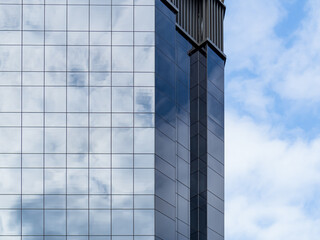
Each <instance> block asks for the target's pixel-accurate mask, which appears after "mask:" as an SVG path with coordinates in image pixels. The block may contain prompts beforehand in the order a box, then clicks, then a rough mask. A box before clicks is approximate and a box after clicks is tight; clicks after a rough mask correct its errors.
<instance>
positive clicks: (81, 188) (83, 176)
mask: <svg viewBox="0 0 320 240" xmlns="http://www.w3.org/2000/svg"><path fill="white" fill-rule="evenodd" d="M67 178H68V179H67V192H68V194H85V193H88V170H86V169H68V170H67Z"/></svg>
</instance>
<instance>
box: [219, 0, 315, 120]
mask: <svg viewBox="0 0 320 240" xmlns="http://www.w3.org/2000/svg"><path fill="white" fill-rule="evenodd" d="M294 4H295V5H297V7H299V8H300V9H302V10H300V11H301V13H300V15H301V16H303V17H302V19H300V18H298V17H297V20H296V21H297V22H296V23H287V25H288V27H292V26H291V25H294V26H296V27H295V29H294V31H292V32H291V33H290V35H288V36H283V35H282V34H281V36H280V35H279V33H278V32H277V29H278V28H279V26H281V24H282V23H283V22H284V21H285V20H286V19H287V18H288V16H289V15H290V12H288V10H287V9H289V6H291V5H294ZM319 7H320V2H319V1H316V0H309V1H306V2H304V3H301V2H299V1H295V0H292V1H289V0H287V1H282V2H279V1H274V0H272V1H253V0H248V1H235V0H229V1H228V2H227V8H228V11H227V16H226V23H225V24H226V27H225V29H226V53H227V55H228V64H227V84H226V92H227V94H228V93H230V94H229V96H230V99H229V101H230V102H231V100H232V101H233V102H232V103H233V104H235V105H237V106H238V107H239V105H240V107H241V109H245V110H246V111H247V112H250V114H251V115H252V116H255V117H258V118H260V119H264V120H266V119H267V118H270V116H269V113H270V111H272V110H273V111H274V112H276V110H277V109H276V108H277V106H278V105H281V104H285V105H286V106H287V109H288V110H289V111H292V113H291V114H292V115H293V114H299V111H301V109H305V108H306V105H307V106H308V108H310V109H311V108H312V106H314V105H317V104H318V103H319V101H320V91H319V90H318V89H319V88H320V79H319V78H320V77H319V76H320V66H319V64H318V63H319V62H320V41H319V39H320V19H319V17H318V12H317V9H319ZM291 14H293V13H291ZM289 25H290V26H289ZM239 76H241V77H239ZM292 101H293V102H294V103H295V104H293V102H292ZM297 106H299V108H297ZM280 114H281V113H280ZM267 120H268V119H267Z"/></svg>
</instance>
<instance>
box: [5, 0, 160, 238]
mask: <svg viewBox="0 0 320 240" xmlns="http://www.w3.org/2000/svg"><path fill="white" fill-rule="evenodd" d="M91 1H92V0H91ZM24 2H26V0H25V1H24ZM69 2H70V0H69ZM13 5H16V6H21V19H20V22H21V23H20V24H21V28H20V30H18V31H20V36H21V40H20V41H21V43H22V44H10V43H9V44H8V43H3V44H2V43H1V44H0V47H1V46H5V47H6V46H10V47H17V48H20V71H16V70H15V71H11V70H8V69H2V68H0V72H1V73H4V74H6V73H13V74H14V73H18V74H20V84H19V85H18V84H15V83H14V82H13V83H10V81H9V80H6V81H4V82H3V81H1V80H0V89H1V88H3V89H5V88H11V89H14V88H17V90H19V91H20V96H19V97H18V98H19V101H20V112H19V111H15V110H14V109H12V108H7V109H3V107H2V106H0V114H2V115H3V116H6V117H7V118H8V117H9V118H10V117H12V116H15V115H14V114H15V113H17V114H20V124H16V123H10V121H6V124H1V123H0V129H4V130H8V129H9V130H10V129H13V130H15V129H19V128H20V147H19V148H20V150H19V151H16V149H13V148H7V149H0V155H1V156H3V157H7V155H10V156H12V157H13V158H14V157H15V155H17V154H19V155H20V166H17V165H14V164H13V165H12V166H9V165H10V164H9V165H5V164H4V165H3V164H2V163H3V162H2V161H0V170H11V169H12V170H14V169H17V170H19V169H20V194H9V193H4V192H3V191H2V189H1V188H0V194H1V195H2V196H10V197H12V196H18V197H19V198H20V200H19V201H20V206H21V207H19V208H15V207H0V218H1V214H2V213H1V211H2V210H5V211H6V210H19V211H20V226H19V228H20V230H19V232H15V233H13V232H11V233H10V234H6V233H5V232H4V233H3V234H2V233H0V239H1V238H2V237H5V236H12V237H13V238H15V237H14V236H17V239H18V236H20V237H19V239H21V237H22V236H35V237H36V236H37V237H45V236H57V237H58V236H61V237H66V236H79V237H80V236H91V234H92V236H95V235H97V234H95V233H94V232H90V231H91V227H90V222H91V221H90V217H91V212H90V209H92V210H108V211H110V219H109V222H110V224H112V222H111V219H112V214H113V209H115V210H120V209H122V208H112V202H113V201H112V200H111V196H113V194H112V192H109V193H108V194H102V193H101V194H96V193H93V192H91V190H90V189H91V176H90V174H92V171H91V170H93V171H94V170H101V171H103V170H108V171H109V172H110V175H109V178H110V183H109V184H110V187H111V186H112V172H113V171H116V170H117V169H123V170H125V169H130V170H132V178H133V179H132V181H134V179H135V174H136V171H135V169H136V170H139V169H141V170H143V169H145V170H149V169H150V170H151V169H153V168H154V164H152V165H146V166H145V167H143V166H141V164H143V160H139V161H138V158H139V157H141V156H153V155H154V150H153V152H152V151H151V152H149V150H148V151H147V152H143V151H145V150H143V149H142V150H139V149H137V148H136V145H135V143H134V141H137V140H135V137H139V134H141V133H140V132H141V131H143V130H144V129H154V123H152V125H150V126H149V125H148V126H147V125H146V123H139V121H141V116H142V114H144V116H147V115H151V116H153V117H151V118H150V119H154V107H152V108H151V109H146V107H145V106H143V104H142V103H140V102H139V101H144V100H143V99H142V100H141V99H140V100H139V99H138V100H137V101H138V102H135V101H134V99H135V97H134V96H140V94H145V95H143V96H144V98H147V101H150V102H151V104H154V96H153V97H149V95H148V94H149V93H147V92H146V91H144V89H145V90H148V89H150V90H151V89H153V88H154V84H151V85H149V84H148V85H145V86H144V85H143V84H142V85H141V84H140V85H137V86H135V80H134V81H133V83H132V85H130V88H131V89H132V107H131V109H132V110H131V111H129V112H121V113H127V114H131V115H132V126H130V127H126V126H117V128H116V129H119V130H121V129H131V131H132V141H133V145H132V148H133V149H132V152H131V153H130V154H131V155H132V156H136V157H137V159H136V158H132V159H133V163H132V167H130V168H129V167H114V168H113V166H112V164H113V163H112V162H113V161H112V159H113V156H118V155H124V154H125V153H113V152H112V151H113V147H112V141H110V150H108V151H107V152H100V151H94V152H92V151H91V150H92V149H91V148H92V146H93V145H91V138H92V136H93V134H94V133H93V132H94V130H98V131H100V129H101V130H103V129H110V134H109V138H112V136H113V131H114V129H113V122H112V121H113V120H112V118H111V119H110V125H108V124H106V125H105V126H91V120H92V118H91V115H92V114H93V115H95V114H96V115H97V114H100V115H102V114H109V115H110V116H112V115H113V114H112V92H113V90H112V89H113V86H114V83H113V81H112V76H111V82H110V84H109V85H101V86H100V85H99V84H96V85H95V84H93V85H91V73H109V74H110V75H112V74H111V73H117V72H119V73H125V72H128V73H154V70H153V69H151V70H139V68H138V69H135V63H134V61H135V59H134V56H135V55H134V54H135V48H136V47H135V46H136V45H135V40H134V38H133V40H132V41H133V42H132V45H118V46H121V47H125V46H130V47H132V52H133V55H132V67H133V69H132V71H122V70H121V71H113V70H112V69H110V70H108V71H101V70H93V69H91V66H90V65H91V56H90V54H91V46H93V47H95V46H99V47H105V46H116V45H112V39H111V44H106V45H96V44H90V41H91V37H90V34H91V31H90V14H91V11H90V7H91V6H102V5H96V4H91V5H90V2H89V3H88V4H77V5H75V4H72V6H81V7H87V8H88V16H89V17H88V30H86V31H82V30H79V31H78V30H77V31H72V30H68V12H69V11H68V7H69V6H71V4H68V3H66V4H47V3H42V4H26V3H22V4H20V3H19V4H9V3H2V2H1V1H0V9H1V7H2V6H13ZM152 5H154V4H152ZM152 5H150V6H152ZM23 6H39V7H40V8H41V9H43V14H44V17H43V25H44V26H45V25H46V6H61V7H65V9H66V15H65V16H66V29H65V31H61V30H46V29H45V27H44V29H43V30H34V31H33V30H31V29H30V30H24V29H23V27H24V18H23V16H24V12H23V11H24V8H23ZM111 6H112V5H111V4H110V7H111ZM121 6H129V5H121ZM134 6H135V5H131V7H132V8H131V9H132V14H133V16H134ZM141 6H142V5H141ZM150 6H149V7H150ZM111 18H112V17H111ZM4 31H7V32H18V31H16V30H4V29H1V23H0V32H4ZM26 31H28V32H32V33H40V34H42V35H43V41H42V43H39V44H32V43H28V44H25V40H24V37H25V36H24V33H25V32H26ZM132 31H133V32H134V24H133V29H132ZM48 32H52V33H57V32H58V33H66V34H65V35H64V36H65V44H47V35H46V33H48ZM73 32H81V33H86V32H87V33H88V34H87V41H88V44H87V45H86V44H81V45H73V44H68V40H69V39H68V36H69V34H68V33H73ZM95 32H97V31H94V33H95ZM104 32H105V31H104ZM112 32H113V31H110V33H112ZM140 32H141V33H143V31H140ZM151 32H152V31H151ZM146 33H150V32H149V31H146ZM153 34H154V30H153ZM134 35H135V34H134V33H133V36H134ZM24 46H25V47H24ZM57 46H58V47H61V48H63V49H65V53H64V57H63V58H64V59H65V63H64V65H65V66H64V69H62V68H59V69H54V70H52V69H48V68H47V63H48V62H46V61H47V59H48V57H47V54H49V52H50V49H49V48H48V47H57ZM73 46H77V47H80V48H82V47H87V48H86V49H87V50H86V51H87V54H88V55H87V56H88V57H87V66H88V67H87V70H86V71H82V70H80V71H79V70H76V71H75V70H71V69H69V67H68V61H69V57H70V55H69V51H68V49H69V47H73ZM137 46H138V47H137V48H139V49H140V48H141V49H142V47H149V48H151V49H153V55H154V43H153V44H145V45H141V44H138V45H137ZM28 47H37V49H40V52H41V54H42V57H40V59H41V58H43V59H42V60H41V61H40V62H41V64H42V66H41V67H42V70H40V69H39V68H38V67H39V66H32V65H30V66H31V67H32V69H25V68H24V64H25V62H26V61H25V60H24V59H25V58H26V57H27V56H26V55H24V54H25V53H24V48H28ZM61 48H60V49H61ZM30 49H31V48H30ZM139 49H138V50H139ZM110 54H111V58H110V66H112V59H113V58H112V48H110ZM39 56H40V55H39ZM49 60H50V58H49ZM34 67H36V68H37V70H35V68H34ZM75 72H76V73H83V74H85V75H87V81H88V83H87V84H85V85H81V86H79V87H78V86H77V85H70V83H69V82H68V80H69V78H70V75H69V73H75ZM26 73H30V74H32V73H39V74H41V75H42V78H43V79H42V81H41V82H38V83H34V82H28V83H27V82H25V79H27V78H25V75H24V74H26ZM48 73H60V74H64V75H65V80H63V81H60V82H61V83H60V84H56V85H51V84H50V82H49V81H48V80H49V78H48V75H47V74H48ZM133 75H135V74H133ZM60 76H61V75H60ZM133 78H134V79H135V76H133ZM64 81H65V82H64ZM31 83H32V84H31ZM115 86H116V87H117V88H125V86H117V85H115ZM94 87H98V88H100V87H106V88H110V93H111V94H110V101H111V104H110V111H103V112H101V111H91V110H92V106H93V105H92V104H91V103H92V102H91V101H92V98H91V94H92V92H91V90H92V89H93V88H94ZM73 88H78V89H80V88H84V89H85V91H86V101H85V102H86V104H87V107H86V109H87V110H86V111H83V112H79V111H78V113H79V114H82V115H85V114H87V123H86V124H87V126H85V125H82V126H78V125H72V124H70V123H69V120H70V119H69V116H71V115H73V114H77V111H73V112H71V111H70V106H71V105H68V99H70V98H72V97H73V95H70V93H69V92H68V89H73ZM37 89H39V92H40V95H39V96H40V98H39V99H40V101H41V109H42V110H41V111H40V109H39V110H38V111H33V110H30V109H28V110H27V109H26V108H25V106H24V105H25V104H26V102H25V101H24V99H26V98H28V96H27V95H26V94H27V93H28V92H27V91H29V90H30V91H31V92H34V91H33V90H37ZM52 89H55V90H59V92H63V91H65V93H64V95H62V99H64V101H62V104H64V105H65V107H64V109H65V111H61V109H62V108H61V105H59V104H60V103H61V102H60V101H58V105H59V109H60V110H58V111H56V110H55V111H48V110H50V108H51V107H49V108H48V106H47V98H48V97H49V96H50V90H52ZM63 89H64V90H63ZM134 89H137V90H134ZM140 90H141V91H140ZM139 91H140V92H139ZM143 91H144V92H143ZM150 94H151V95H150V96H152V94H153V95H154V91H153V92H152V91H151V92H150ZM56 96H58V95H56ZM31 97H32V96H30V98H31ZM55 99H58V100H61V99H60V98H59V97H56V98H55ZM52 100H53V99H50V101H52ZM50 101H49V102H50ZM152 101H153V102H152ZM63 102H64V103H63ZM147 104H149V103H147ZM29 105H30V104H29ZM30 106H32V105H30ZM32 107H33V108H32V109H34V106H32ZM54 107H57V106H54ZM147 107H148V106H147ZM135 109H138V110H137V111H135ZM5 114H6V115H5ZM26 114H27V115H26ZM58 114H60V116H63V115H64V116H65V120H64V122H63V121H62V123H61V122H60V123H57V124H53V125H49V126H48V125H47V121H48V118H49V116H51V115H52V116H53V115H56V116H58ZM26 116H27V117H28V118H29V117H32V116H34V117H36V118H35V119H34V120H37V119H38V117H40V119H42V120H41V121H40V122H39V123H37V122H34V123H32V122H30V121H29V122H26ZM133 116H135V117H133ZM136 117H137V121H136ZM142 117H143V116H142ZM60 120H61V119H60ZM60 120H59V121H60ZM148 121H149V120H148ZM152 121H154V120H152ZM8 123H9V124H8ZM136 124H139V126H138V125H137V126H136ZM141 124H142V125H143V124H144V126H142V125H141ZM148 124H149V123H148ZM86 128H87V131H86V132H87V133H86V135H87V137H86V138H87V141H86V146H87V147H86V148H87V150H86V151H85V152H83V155H84V156H85V157H86V159H87V160H86V161H87V166H86V167H85V166H83V165H82V166H81V167H79V166H70V165H69V163H70V159H69V157H70V156H72V155H74V154H75V153H77V151H74V152H70V149H69V147H70V142H69V139H70V138H71V136H70V135H69V130H81V129H83V130H85V129H86ZM135 129H137V131H135ZM139 129H140V130H141V131H140V130H139ZM26 130H27V132H26ZM49 130H50V131H49ZM0 131H1V130H0ZM28 131H29V132H30V133H32V134H38V137H36V138H37V139H38V140H39V143H40V144H41V149H40V148H39V146H40V145H37V146H33V145H32V144H31V143H33V142H34V137H35V135H32V136H27V135H26V134H28ZM53 131H54V132H53ZM59 131H60V132H61V134H62V135H61V136H60V138H61V137H62V136H63V134H64V137H62V138H61V139H63V138H64V144H62V145H59V146H55V148H56V149H60V150H49V152H48V145H50V144H49V143H50V140H49V138H48V137H50V136H49V134H50V133H53V135H54V136H53V137H56V136H55V135H56V134H57V132H59ZM98 131H97V132H98ZM139 131H140V132H139ZM137 134H138V135H137ZM26 139H29V141H27V142H26V141H25V140H26ZM140 139H141V138H140ZM30 144H31V145H30ZM140 145H141V144H140ZM61 147H62V148H61ZM140 148H141V146H140ZM50 149H52V147H50ZM63 149H64V150H63ZM99 154H100V155H101V154H104V156H105V157H106V156H109V157H110V159H111V161H110V163H109V164H110V165H109V166H108V167H106V166H104V167H99V166H97V165H95V166H91V162H92V163H93V161H95V160H93V158H94V157H96V155H99ZM28 156H32V157H28ZM40 156H41V157H42V163H41V164H40V165H39V162H37V163H36V162H35V161H36V160H35V159H41V157H40ZM63 156H64V158H62V157H63ZM27 157H28V158H33V159H32V162H25V159H26V158H27ZM54 158H56V159H55V160H54V161H57V159H58V158H61V159H62V160H60V161H61V162H60V163H59V164H58V162H52V161H53V160H52V159H54ZM28 161H29V160H28ZM63 162H64V163H63ZM53 163H54V164H58V165H52V164H53ZM61 163H62V165H61ZM26 164H28V165H26ZM30 164H31V165H30ZM63 164H64V166H63ZM136 164H139V165H137V166H136ZM112 169H114V170H112ZM30 170H32V171H38V170H42V176H41V177H42V183H40V185H41V189H42V190H41V191H42V194H31V193H25V192H24V191H25V190H27V192H29V191H31V190H32V189H31V190H30V189H25V188H24V186H25V185H24V184H26V182H24V180H23V178H24V176H25V174H26V173H27V172H29V171H30ZM56 170H59V171H62V172H60V173H61V174H62V175H61V174H60V175H61V176H64V177H65V180H64V181H65V184H62V185H64V186H63V187H62V190H61V191H62V192H61V193H58V192H49V191H50V190H49V189H50V188H51V187H52V186H48V185H47V181H48V180H47V178H49V177H50V176H49V175H50V174H51V173H54V171H56ZM78 170H79V171H80V170H81V171H86V172H87V175H88V177H87V187H86V188H85V189H87V193H86V196H88V200H87V205H86V208H83V207H80V208H77V207H73V208H69V207H68V205H69V202H68V197H67V196H70V197H72V196H81V195H82V194H80V195H79V194H76V193H75V194H74V193H70V192H69V184H71V182H72V181H73V180H70V179H69V178H68V176H69V173H70V172H71V171H73V172H74V171H78ZM137 176H138V175H137ZM70 181H71V182H70ZM34 183H36V182H34ZM57 183H59V182H57ZM59 191H60V190H59ZM110 191H112V190H110ZM135 191H136V190H135V184H134V182H132V192H131V193H130V195H129V196H131V197H132V201H133V205H132V207H131V208H125V209H124V210H125V211H131V212H132V219H131V220H132V231H131V235H123V236H128V239H131V238H130V236H132V238H133V236H152V235H153V234H151V235H150V232H149V233H148V234H136V235H134V234H135V225H134V224H135V221H134V218H135V217H134V216H135V214H136V211H140V212H139V214H142V213H143V212H141V211H149V212H150V211H153V210H152V209H154V207H150V206H146V207H145V208H143V207H141V204H140V203H139V202H137V204H140V206H139V205H137V206H138V207H136V200H135V197H134V196H141V197H142V196H146V197H147V196H153V192H149V193H142V192H141V193H138V194H136V193H135ZM139 191H141V190H139ZM148 191H150V190H148ZM31 192H32V191H31ZM116 194H117V193H116ZM101 195H105V196H107V197H109V198H110V200H109V201H110V206H109V207H107V208H97V207H95V208H93V207H92V206H90V204H91V202H90V201H91V198H90V197H89V196H92V197H95V196H101ZM126 195H127V194H125V195H123V196H126ZM22 196H25V197H27V198H37V197H40V199H41V202H42V206H28V207H24V205H25V200H24V198H23V197H22ZM59 196H60V197H64V207H62V208H61V207H55V208H50V207H48V206H47V204H48V202H47V197H59ZM116 196H117V195H116ZM48 199H49V198H48ZM139 201H140V200H139ZM152 205H154V203H153V204H152ZM53 210H61V211H63V212H64V214H62V216H64V217H63V218H64V219H65V220H64V221H65V223H64V224H63V225H64V227H65V230H63V231H64V232H65V234H63V232H62V233H61V234H59V235H57V234H55V235H54V234H52V233H50V234H47V233H48V232H47V231H49V229H46V228H47V227H48V226H47V223H46V221H49V220H48V218H47V217H49V216H51V215H50V214H51V213H52V211H53ZM75 210H84V211H87V217H88V221H85V222H87V225H88V227H87V230H88V233H87V234H82V235H72V234H69V233H68V232H69V231H73V230H72V229H71V228H70V226H71V225H70V226H69V225H68V220H69V217H70V216H71V215H70V214H72V213H73V212H72V211H75ZM31 211H33V213H40V212H41V214H40V215H38V216H40V217H41V218H42V224H43V231H42V234H39V232H38V233H37V235H31V234H28V233H27V232H25V231H26V230H25V228H24V223H27V222H26V221H29V220H30V218H29V220H25V219H24V214H25V213H31ZM117 213H121V212H117ZM48 214H49V215H48ZM33 221H34V220H33ZM71 227H72V226H71ZM49 228H50V226H49ZM112 229H113V227H112V226H110V233H109V234H104V235H103V236H112V235H111V234H112ZM28 231H29V230H28ZM101 236H102V235H101ZM119 236H121V235H119ZM86 239H87V238H86ZM148 239H149V238H148ZM150 239H151V238H150Z"/></svg>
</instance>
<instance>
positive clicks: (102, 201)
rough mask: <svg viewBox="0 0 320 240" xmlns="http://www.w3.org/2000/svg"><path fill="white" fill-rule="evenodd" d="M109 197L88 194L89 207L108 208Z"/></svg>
mask: <svg viewBox="0 0 320 240" xmlns="http://www.w3.org/2000/svg"><path fill="white" fill-rule="evenodd" d="M110 206H111V198H110V196H109V195H100V196H99V195H90V208H91V209H92V208H99V209H101V208H110Z"/></svg>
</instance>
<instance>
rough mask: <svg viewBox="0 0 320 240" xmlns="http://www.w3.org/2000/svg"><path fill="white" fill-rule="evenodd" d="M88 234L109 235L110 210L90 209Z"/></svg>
mask: <svg viewBox="0 0 320 240" xmlns="http://www.w3.org/2000/svg"><path fill="white" fill-rule="evenodd" d="M89 226H90V234H91V235H109V234H110V232H111V224H110V211H109V210H90V223H89Z"/></svg>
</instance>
